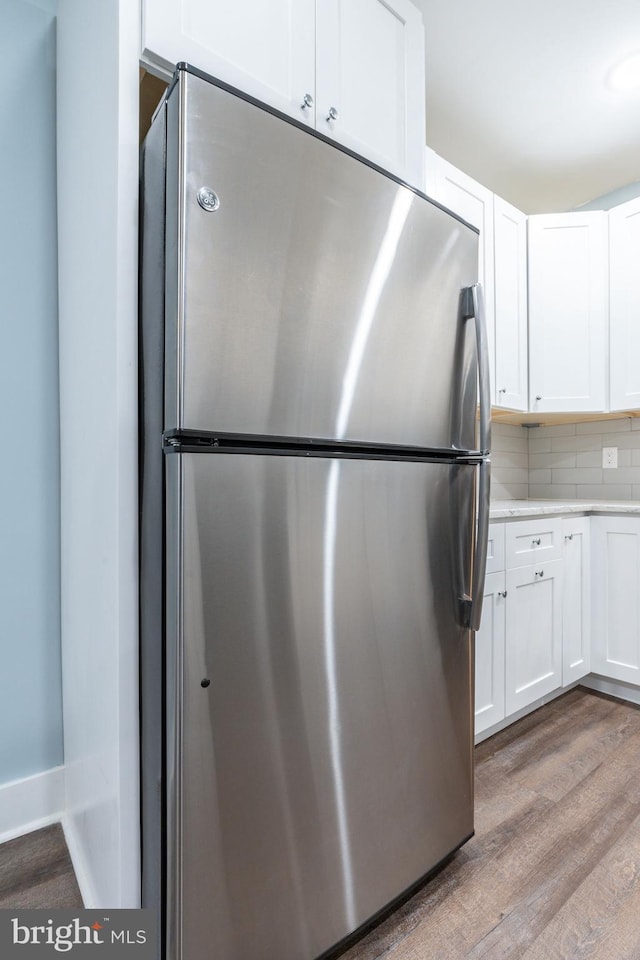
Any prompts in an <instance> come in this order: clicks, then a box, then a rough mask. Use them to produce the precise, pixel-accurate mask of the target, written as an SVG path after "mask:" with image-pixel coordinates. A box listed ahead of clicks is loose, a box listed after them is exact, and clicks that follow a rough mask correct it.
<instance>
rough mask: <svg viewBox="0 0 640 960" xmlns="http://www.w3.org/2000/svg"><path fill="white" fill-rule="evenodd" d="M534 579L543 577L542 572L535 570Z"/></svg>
mask: <svg viewBox="0 0 640 960" xmlns="http://www.w3.org/2000/svg"><path fill="white" fill-rule="evenodd" d="M534 577H544V570H536V572H535V573H534Z"/></svg>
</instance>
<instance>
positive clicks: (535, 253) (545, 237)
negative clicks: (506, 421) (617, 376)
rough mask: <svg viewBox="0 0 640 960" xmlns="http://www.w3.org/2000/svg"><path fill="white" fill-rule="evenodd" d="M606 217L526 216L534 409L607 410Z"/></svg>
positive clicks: (598, 214) (597, 214)
mask: <svg viewBox="0 0 640 960" xmlns="http://www.w3.org/2000/svg"><path fill="white" fill-rule="evenodd" d="M608 287H609V282H608V240H607V214H606V213H605V212H604V211H589V212H586V213H582V214H580V213H563V214H548V215H547V214H544V215H537V216H532V217H529V392H530V409H531V410H532V411H533V412H546V411H556V412H563V411H602V410H605V409H606V407H607V401H608V398H607V395H606V370H607V366H608V361H607V356H608V353H607V342H608V341H607V324H608Z"/></svg>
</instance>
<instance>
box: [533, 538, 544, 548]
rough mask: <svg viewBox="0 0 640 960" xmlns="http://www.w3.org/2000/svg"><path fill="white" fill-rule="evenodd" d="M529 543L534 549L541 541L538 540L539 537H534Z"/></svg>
mask: <svg viewBox="0 0 640 960" xmlns="http://www.w3.org/2000/svg"><path fill="white" fill-rule="evenodd" d="M531 543H532V544H533V545H534V547H539V546H540V544H541V543H542V540H541V539H540V537H534V538H533V540H532V541H531Z"/></svg>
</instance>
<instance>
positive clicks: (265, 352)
mask: <svg viewBox="0 0 640 960" xmlns="http://www.w3.org/2000/svg"><path fill="white" fill-rule="evenodd" d="M168 108H169V127H168V144H167V177H168V181H167V182H168V187H167V205H168V208H167V216H168V224H167V249H168V255H167V320H168V322H167V350H166V362H167V390H166V394H165V402H166V406H165V429H166V430H173V429H177V430H184V429H189V430H195V431H207V432H220V433H232V434H253V435H259V436H275V437H295V438H323V439H329V440H346V441H357V442H364V443H381V444H385V445H386V444H399V445H410V446H420V447H429V448H444V449H450V448H451V447H452V446H454V445H455V446H456V448H458V449H476V447H477V445H476V441H475V406H476V389H475V370H476V344H475V330H474V328H473V321H466V320H464V319H463V318H462V313H461V309H460V291H461V289H462V288H464V287H467V286H469V285H471V284H473V283H474V282H476V280H477V263H478V260H477V245H478V236H477V234H476V232H475V231H474V230H473V229H472V228H471V227H468V226H467V225H465V224H464V223H462V222H460V221H459V220H457V219H455V218H454V217H453V216H452V215H450V214H448V213H446V212H445V211H443V210H442V209H440V208H439V207H437V206H435V205H434V204H433V203H431V202H430V201H428V200H426V199H425V198H424V197H422V196H420V195H419V194H416V193H415V192H414V191H412V190H410V189H409V188H408V187H405V186H402V185H401V184H399V183H398V182H396V181H394V180H392V179H391V178H390V177H388V176H385V175H384V174H382V173H380V172H379V171H377V170H375V169H373V168H372V167H370V166H368V165H367V164H366V163H364V162H362V161H360V160H358V159H356V158H355V157H353V156H350V155H348V154H346V153H344V152H343V151H341V150H339V149H337V148H336V147H335V146H333V145H331V144H329V143H327V142H325V141H323V140H321V139H320V138H318V137H316V136H313V135H311V134H310V133H309V132H307V131H306V130H302V129H299V128H298V127H296V126H295V125H294V124H292V123H287V122H285V121H283V120H282V119H281V118H280V117H278V116H274V115H273V114H271V113H269V112H268V111H266V110H264V109H261V108H260V107H258V106H256V105H255V104H252V103H250V102H247V101H245V100H243V99H240V98H239V97H236V96H234V95H233V94H231V93H229V92H227V91H226V90H224V89H221V88H219V87H217V86H215V85H214V84H212V83H208V82H207V81H205V80H203V79H201V78H200V77H196V76H192V75H190V74H186V73H181V74H180V81H179V83H178V84H177V86H176V88H175V89H174V91H173V92H172V94H171V97H170V98H169V105H168ZM203 188H205V190H209V191H213V192H214V194H215V197H213V195H211V194H206V195H205V194H203V193H201V191H202V190H203ZM207 196H209V198H210V200H209V201H207V199H206V198H207ZM199 200H200V202H199ZM207 207H208V208H209V209H207ZM160 279H161V278H160ZM461 403H462V405H463V409H462V410H461V409H460V405H461ZM454 417H455V420H456V423H455V424H452V419H453V418H454ZM460 422H461V423H462V430H460V427H459V424H460Z"/></svg>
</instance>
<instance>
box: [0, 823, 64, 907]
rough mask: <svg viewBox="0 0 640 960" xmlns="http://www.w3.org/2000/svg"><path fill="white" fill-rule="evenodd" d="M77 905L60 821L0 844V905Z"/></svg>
mask: <svg viewBox="0 0 640 960" xmlns="http://www.w3.org/2000/svg"><path fill="white" fill-rule="evenodd" d="M76 907H82V897H81V896H80V890H79V889H78V884H77V883H76V877H75V874H74V872H73V866H72V864H71V858H70V857H69V851H68V850H67V845H66V843H65V839H64V834H63V832H62V827H61V826H60V824H59V823H54V824H52V825H51V826H50V827H45V828H44V829H42V830H35V831H34V832H33V833H27V834H26V835H25V836H24V837H17V838H16V839H15V840H9V841H8V842H7V843H3V844H0V909H4V910H7V909H35V910H37V909H48V910H54V909H74V908H76Z"/></svg>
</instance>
